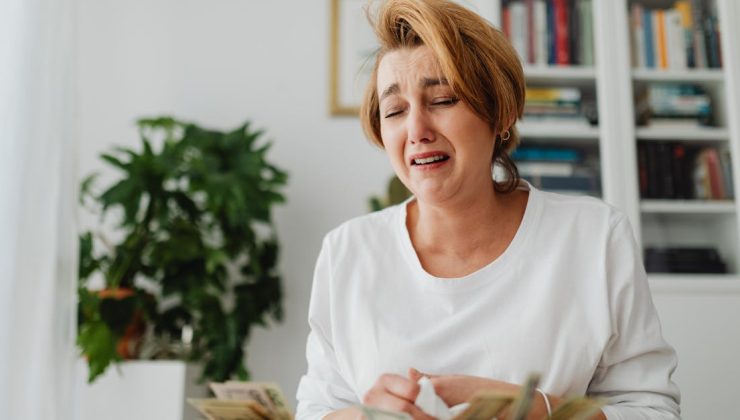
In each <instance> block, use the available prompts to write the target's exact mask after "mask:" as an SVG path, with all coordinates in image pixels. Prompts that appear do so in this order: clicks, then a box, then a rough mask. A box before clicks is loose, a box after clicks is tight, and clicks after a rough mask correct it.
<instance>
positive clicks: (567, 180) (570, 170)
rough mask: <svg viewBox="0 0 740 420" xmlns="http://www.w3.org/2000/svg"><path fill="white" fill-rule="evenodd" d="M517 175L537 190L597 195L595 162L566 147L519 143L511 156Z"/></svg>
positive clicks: (581, 152)
mask: <svg viewBox="0 0 740 420" xmlns="http://www.w3.org/2000/svg"><path fill="white" fill-rule="evenodd" d="M511 157H512V159H514V161H515V162H516V165H517V169H518V170H519V175H520V176H521V177H522V178H524V179H525V180H527V181H529V182H530V183H531V184H532V185H533V186H535V187H536V188H538V189H542V190H548V191H556V192H561V193H568V194H578V195H592V196H600V195H601V179H600V177H599V175H598V169H595V168H596V167H597V165H598V162H594V161H592V160H591V159H588V158H587V157H586V156H585V153H584V151H582V150H579V149H576V148H568V147H538V146H521V147H519V148H517V149H516V150H515V151H514V152H513V153H512V155H511Z"/></svg>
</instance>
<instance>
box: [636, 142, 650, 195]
mask: <svg viewBox="0 0 740 420" xmlns="http://www.w3.org/2000/svg"><path fill="white" fill-rule="evenodd" d="M647 164H648V159H647V145H646V144H645V143H644V142H640V143H637V171H638V172H637V173H638V178H639V185H640V197H641V198H649V195H648V167H647Z"/></svg>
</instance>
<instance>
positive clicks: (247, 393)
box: [188, 381, 293, 420]
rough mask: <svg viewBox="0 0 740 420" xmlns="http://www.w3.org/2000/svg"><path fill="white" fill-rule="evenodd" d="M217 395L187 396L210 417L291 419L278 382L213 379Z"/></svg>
mask: <svg viewBox="0 0 740 420" xmlns="http://www.w3.org/2000/svg"><path fill="white" fill-rule="evenodd" d="M210 388H211V391H213V394H214V395H215V396H216V398H208V399H188V403H190V404H191V405H192V406H193V407H195V408H196V409H197V410H198V411H199V412H200V413H201V414H203V415H204V416H205V417H206V418H207V419H208V420H292V419H293V415H292V414H291V412H290V409H289V408H288V403H287V402H286V399H285V396H284V395H283V392H282V391H281V390H280V387H279V386H278V385H277V384H273V383H258V382H238V381H228V382H223V383H217V382H214V383H211V384H210Z"/></svg>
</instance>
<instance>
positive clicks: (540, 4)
mask: <svg viewBox="0 0 740 420" xmlns="http://www.w3.org/2000/svg"><path fill="white" fill-rule="evenodd" d="M534 24H535V34H536V46H535V48H536V50H537V51H536V53H535V56H536V60H535V62H536V63H537V65H539V66H546V65H547V55H548V48H547V4H546V3H545V0H536V1H535V3H534Z"/></svg>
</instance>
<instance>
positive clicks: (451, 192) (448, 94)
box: [377, 46, 494, 203]
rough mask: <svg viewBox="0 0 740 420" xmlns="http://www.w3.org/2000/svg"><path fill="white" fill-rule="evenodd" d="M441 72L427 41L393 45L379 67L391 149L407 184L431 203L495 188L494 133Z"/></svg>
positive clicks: (383, 130) (383, 121)
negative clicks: (400, 46) (398, 47)
mask: <svg viewBox="0 0 740 420" xmlns="http://www.w3.org/2000/svg"><path fill="white" fill-rule="evenodd" d="M441 73H442V72H441V71H440V68H439V64H438V62H437V59H436V58H435V56H434V55H433V53H432V51H431V50H430V49H429V48H428V47H426V46H420V47H416V48H413V49H401V50H396V51H392V52H390V53H388V54H386V55H385V56H384V57H383V58H382V59H381V61H380V64H379V67H378V80H377V82H378V83H377V85H378V98H379V99H380V134H381V137H382V139H383V145H384V146H385V150H386V153H388V156H389V158H390V160H391V164H392V165H393V168H394V170H395V171H396V174H397V175H398V177H399V178H400V179H401V181H403V183H404V184H405V185H406V187H408V188H409V189H410V190H411V191H412V192H413V193H414V195H416V197H417V198H419V199H420V200H422V201H426V202H430V203H431V202H434V203H442V202H446V201H448V200H451V199H459V198H466V197H468V198H472V197H475V196H476V195H479V194H480V192H481V191H482V189H484V188H490V189H491V190H493V187H492V185H493V181H492V177H491V157H492V155H493V145H494V133H493V132H492V130H491V128H490V127H489V125H488V123H486V122H485V121H484V120H483V119H481V118H480V117H478V116H477V115H476V114H475V113H474V112H473V110H472V109H471V108H470V107H469V106H468V104H467V103H465V102H464V101H462V100H460V99H459V98H458V97H457V96H456V95H455V93H454V92H453V91H452V89H451V88H450V86H449V85H448V84H447V81H446V80H445V79H444V77H443V76H441Z"/></svg>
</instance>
